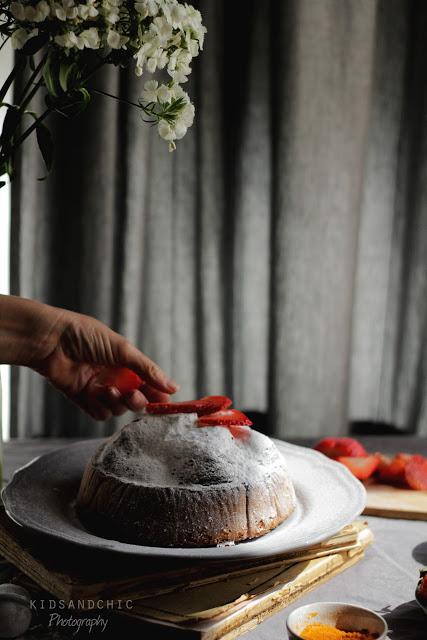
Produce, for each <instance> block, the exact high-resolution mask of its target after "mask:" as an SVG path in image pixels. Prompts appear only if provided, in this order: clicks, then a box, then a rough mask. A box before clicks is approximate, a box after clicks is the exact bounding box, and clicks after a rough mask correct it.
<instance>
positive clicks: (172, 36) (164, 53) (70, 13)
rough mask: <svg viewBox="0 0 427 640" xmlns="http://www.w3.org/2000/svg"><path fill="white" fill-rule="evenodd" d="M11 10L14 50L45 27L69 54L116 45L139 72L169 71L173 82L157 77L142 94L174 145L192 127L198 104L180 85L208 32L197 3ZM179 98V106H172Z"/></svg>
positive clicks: (44, 0) (60, 1) (43, 4)
mask: <svg viewBox="0 0 427 640" xmlns="http://www.w3.org/2000/svg"><path fill="white" fill-rule="evenodd" d="M10 13H11V14H12V16H13V17H14V19H15V22H16V29H15V30H14V31H13V33H12V44H13V46H14V48H15V49H22V47H23V46H24V45H25V43H26V42H27V41H28V40H29V39H30V38H32V37H33V36H34V35H37V34H38V33H43V32H44V33H47V34H48V38H49V45H52V46H54V47H58V48H59V50H62V51H63V52H64V53H65V54H66V55H68V56H71V55H73V52H78V51H82V50H84V49H103V50H107V51H108V50H116V51H118V52H121V53H120V55H123V56H126V57H127V59H132V58H134V60H135V73H136V75H137V76H141V75H142V74H143V73H144V71H148V72H149V73H155V72H156V71H157V70H165V73H167V74H168V75H169V77H170V82H169V84H160V85H159V84H158V83H157V81H155V80H153V81H150V82H147V83H146V84H145V91H144V98H145V99H146V100H147V101H148V102H150V103H154V104H156V105H157V106H158V109H157V110H156V111H153V114H156V115H158V130H159V134H160V135H161V137H162V138H164V139H165V140H168V141H169V143H170V147H172V148H174V146H175V143H174V141H175V140H179V139H180V138H182V137H183V136H184V135H185V132H186V131H187V128H188V127H189V126H191V124H192V122H193V118H194V107H193V105H192V104H191V102H190V100H189V97H188V95H187V94H186V93H185V92H184V91H183V90H182V89H181V87H180V84H182V83H184V82H186V81H187V80H188V76H189V74H190V73H191V68H190V64H191V61H192V59H193V58H194V57H196V56H197V55H198V54H199V52H200V51H201V49H202V48H203V41H204V36H205V33H206V29H205V27H204V26H203V24H202V17H201V14H200V12H199V11H197V10H196V9H195V8H194V7H193V6H191V5H189V4H181V3H180V2H179V1H178V0H39V1H35V0H13V1H12V2H11V3H10ZM148 96H149V97H148ZM177 101H178V106H179V107H180V108H179V109H176V108H175V109H173V107H172V106H171V105H175V107H176V106H177ZM168 107H170V110H169V111H168ZM164 112H167V115H168V117H163V116H162V114H163V113H164ZM171 113H172V115H171Z"/></svg>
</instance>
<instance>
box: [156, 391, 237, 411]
mask: <svg viewBox="0 0 427 640" xmlns="http://www.w3.org/2000/svg"><path fill="white" fill-rule="evenodd" d="M231 404H232V401H231V400H230V398H227V397H226V396H206V397H204V398H201V399H200V400H188V401H186V402H150V403H148V404H147V406H146V409H147V413H156V414H170V413H197V415H198V416H205V415H207V414H211V413H215V412H216V411H220V410H221V409H227V407H229V406H230V405H231Z"/></svg>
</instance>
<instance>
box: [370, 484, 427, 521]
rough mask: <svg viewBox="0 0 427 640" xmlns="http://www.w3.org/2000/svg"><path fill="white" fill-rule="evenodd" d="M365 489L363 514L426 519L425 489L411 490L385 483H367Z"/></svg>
mask: <svg viewBox="0 0 427 640" xmlns="http://www.w3.org/2000/svg"><path fill="white" fill-rule="evenodd" d="M366 491H367V494H368V495H367V501H366V508H365V511H364V512H363V513H364V514H365V515H369V516H381V517H383V518H405V519H407V520H427V491H411V489H399V488H397V487H391V486H389V485H385V484H372V485H368V486H367V487H366Z"/></svg>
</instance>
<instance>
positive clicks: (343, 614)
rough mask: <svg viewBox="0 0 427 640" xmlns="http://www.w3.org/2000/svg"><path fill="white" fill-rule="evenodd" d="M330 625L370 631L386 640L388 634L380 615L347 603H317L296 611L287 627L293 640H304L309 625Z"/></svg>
mask: <svg viewBox="0 0 427 640" xmlns="http://www.w3.org/2000/svg"><path fill="white" fill-rule="evenodd" d="M316 622H318V623H320V624H328V625H330V626H332V627H338V628H339V629H342V630H343V631H368V632H369V633H376V634H378V640H384V638H385V637H386V635H387V633H388V627H387V623H386V621H385V620H384V618H383V617H382V616H380V615H378V613H375V612H374V611H371V610H370V609H365V608H364V607H358V606H357V605H354V604H346V603H345V602H315V603H314V604H307V605H305V606H304V607H299V608H298V609H294V611H292V613H291V614H290V615H289V616H288V619H287V621H286V626H287V629H288V634H289V638H291V640H302V639H301V636H300V635H299V634H300V633H302V632H303V631H304V629H305V628H306V627H307V626H308V625H309V624H315V623H316Z"/></svg>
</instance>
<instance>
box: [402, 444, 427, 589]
mask: <svg viewBox="0 0 427 640" xmlns="http://www.w3.org/2000/svg"><path fill="white" fill-rule="evenodd" d="M404 479H405V482H406V484H407V485H408V487H410V488H411V489H416V490H418V491H427V460H426V458H423V457H422V456H418V455H417V456H412V458H411V460H409V461H408V462H407V463H406V466H405V470H404ZM424 577H425V578H426V577H427V576H424ZM426 586H427V585H426ZM426 596H427V590H426Z"/></svg>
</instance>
